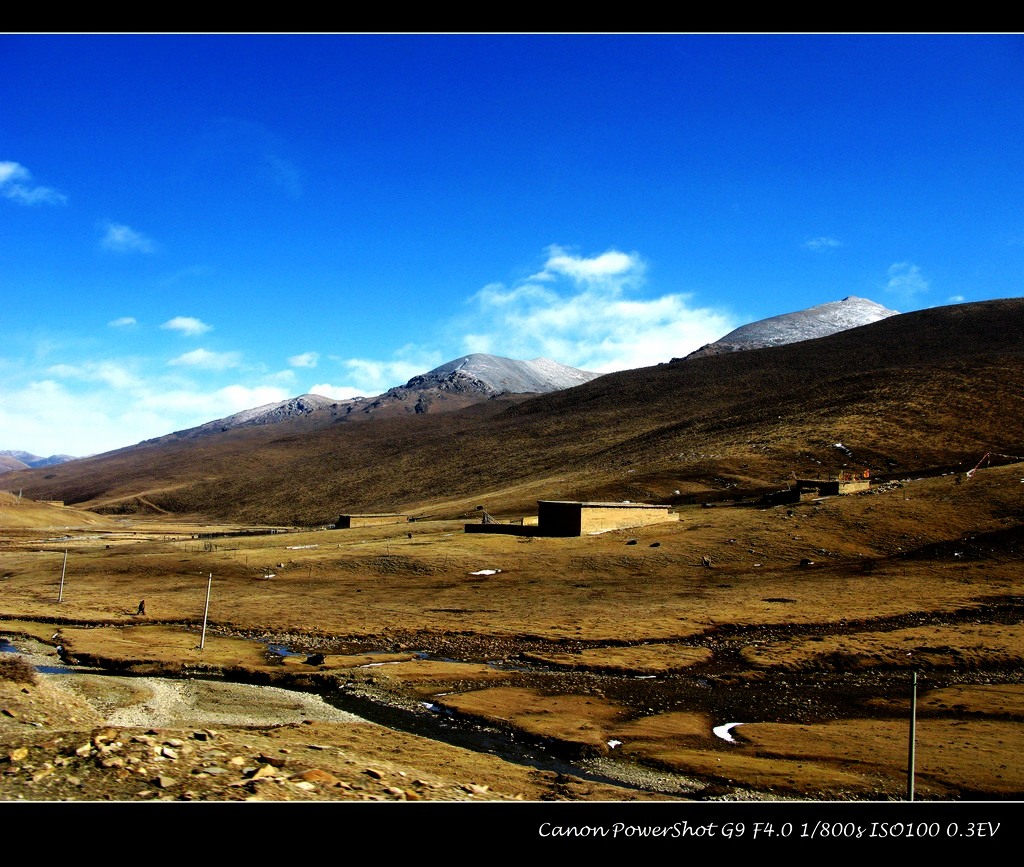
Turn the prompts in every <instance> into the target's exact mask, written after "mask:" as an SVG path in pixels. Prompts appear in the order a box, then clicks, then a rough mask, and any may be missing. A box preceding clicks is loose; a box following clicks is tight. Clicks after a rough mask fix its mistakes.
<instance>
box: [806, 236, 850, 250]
mask: <svg viewBox="0 0 1024 867" xmlns="http://www.w3.org/2000/svg"><path fill="white" fill-rule="evenodd" d="M842 246H843V242H842V241H837V240H836V239H835V238H829V237H828V236H822V237H820V238H808V239H807V240H806V241H804V247H805V248H806V249H808V250H830V249H832V248H833V247H842Z"/></svg>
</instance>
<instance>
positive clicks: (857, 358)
mask: <svg viewBox="0 0 1024 867" xmlns="http://www.w3.org/2000/svg"><path fill="white" fill-rule="evenodd" d="M1022 326H1024V299H1009V300H1003V301H990V302H982V303H976V304H965V305H957V306H952V307H942V308H933V309H930V310H923V311H918V312H916V313H910V314H904V315H901V316H894V317H891V318H888V319H885V320H882V321H880V322H877V323H874V324H872V325H868V326H864V327H861V328H856V329H852V330H850V331H846V332H842V333H839V334H835V335H832V336H830V337H826V338H822V339H819V340H812V341H805V342H802V343H797V344H791V345H789V346H783V347H776V348H771V349H763V350H754V351H748V352H740V353H733V354H727V355H719V356H714V357H709V358H700V359H693V360H689V361H678V362H673V363H670V364H662V365H658V366H655V367H649V368H642V369H639V370H632V371H623V372H619V373H615V374H609V375H607V376H603V377H601V378H599V379H596V380H594V381H592V382H590V383H587V384H585V385H582V386H578V387H576V388H572V389H567V390H565V391H561V392H556V393H553V394H548V395H543V396H539V397H533V398H524V397H518V398H516V397H511V398H502V399H495V400H488V401H484V402H482V403H478V404H475V405H473V406H471V407H468V408H466V409H463V410H459V411H454V412H447V413H440V414H419V415H413V414H403V415H402V416H399V417H392V418H370V419H368V420H366V421H365V422H364V423H360V424H346V423H339V422H332V421H331V420H329V419H328V420H321V421H320V422H317V420H316V419H315V418H313V417H312V416H311V417H308V418H307V419H304V420H303V424H302V426H301V428H298V427H296V426H292V425H291V424H290V423H288V422H284V423H281V424H279V425H271V426H265V427H260V428H256V429H248V430H238V431H227V432H225V433H223V434H221V435H215V436H210V437H208V438H206V439H205V440H202V441H193V442H170V443H166V442H164V443H148V444H142V445H139V446H135V447H131V448H127V449H121V450H119V451H116V452H111V453H108V454H106V455H101V456H97V457H95V458H90V459H85V460H80V461H75V462H71V463H68V464H64V465H60V466H56V467H46V468H42V469H39V470H32V471H23V472H16V473H10V474H7V475H5V487H7V488H8V489H11V488H12V486H14V487H16V488H22V487H23V488H24V491H25V495H26V496H30V497H33V498H36V499H62V500H64V501H65V502H67V503H68V504H75V505H79V506H84V507H87V508H91V509H100V510H106V511H114V512H117V511H123V512H132V511H146V510H152V511H160V510H166V511H169V512H174V513H179V514H196V515H199V514H202V515H207V516H214V517H218V518H221V519H225V520H235V521H247V522H262V523H284V524H320V523H328V522H331V521H333V520H334V518H335V517H336V516H337V514H339V513H341V512H345V511H374V510H379V509H388V510H391V509H402V510H408V511H411V512H414V513H416V514H420V515H428V514H429V515H438V516H457V515H460V514H463V513H466V512H468V511H471V510H472V509H473V507H474V506H475V505H480V504H482V505H484V506H485V508H486V509H487V510H488V511H490V512H491V513H492V514H496V515H512V514H516V513H520V514H522V513H527V512H532V511H533V510H534V509H535V504H536V503H535V501H536V500H537V499H539V498H587V499H612V500H623V499H628V500H634V501H659V502H666V501H676V502H683V501H687V500H689V501H691V502H692V501H694V500H695V499H704V500H713V499H722V498H736V497H739V496H741V495H749V494H752V493H754V492H759V491H764V490H770V489H772V488H778V487H782V486H784V485H785V484H786V482H787V480H788V481H792V479H793V478H794V477H801V478H802V477H809V476H818V475H821V474H823V473H828V472H835V471H837V470H839V469H842V468H843V467H847V468H850V469H856V470H862V469H870V470H871V471H872V473H873V474H874V475H875V476H879V475H885V474H897V475H898V474H906V473H910V472H919V471H923V470H927V469H929V468H960V469H963V470H966V469H970V468H971V467H972V466H974V464H975V463H976V462H977V461H978V460H979V459H980V458H981V456H982V455H984V454H986V453H987V452H994V453H997V454H1007V455H1021V454H1022V453H1024V425H1022V424H1021V422H1020V419H1021V418H1024V390H1022V389H1021V388H1020V382H1021V381H1022V379H1024V376H1022V373H1024V370H1022V368H1024V353H1022V349H1024V341H1022V338H1021V334H1022V333H1024V329H1022ZM314 415H315V414H314ZM318 424H319V425H320V426H318ZM837 443H841V444H842V445H843V449H839V448H837V447H836V444H837ZM676 492H678V493H676Z"/></svg>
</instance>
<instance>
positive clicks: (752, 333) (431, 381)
mask: <svg viewBox="0 0 1024 867" xmlns="http://www.w3.org/2000/svg"><path fill="white" fill-rule="evenodd" d="M894 315H897V311H895V310H890V309H889V308H887V307H883V306H882V305H881V304H876V303H875V302H874V301H869V300H868V299H866V298H858V297H856V296H854V295H850V296H848V297H846V298H844V299H842V300H841V301H832V302H829V303H827V304H819V305H817V306H815V307H809V308H808V309H806V310H800V311H797V312H795V313H785V314H782V315H780V316H772V317H770V318H768V319H762V320H759V321H757V322H752V323H750V324H748V325H744V326H742V327H741V328H737V329H736V330H735V331H731V332H730V333H729V334H726V335H725V336H724V337H722V338H721V339H720V340H717V341H715V342H714V343H709V344H707V345H705V346H702V347H701V348H700V349H698V350H696V351H694V352H691V353H690V354H689V355H688V356H686V360H690V359H695V358H702V357H705V356H709V355H720V354H723V353H728V352H737V351H740V350H749V349H760V348H764V347H768V346H782V345H784V344H788V343H795V342H799V341H803V340H811V339H814V338H818V337H825V336H828V335H830V334H835V333H837V332H839V331H845V330H848V329H851V328H856V327H859V326H862V325H868V324H870V323H872V322H877V321H879V320H880V319H885V318H887V317H889V316H894ZM680 360H682V359H678V358H674V359H672V361H673V362H676V361H680ZM601 375H602V374H598V373H593V372H590V371H586V370H579V369H577V368H575V367H569V366H567V365H564V364H559V363H558V362H557V361H551V360H550V359H547V358H535V359H533V360H532V361H519V360H516V359H512V358H503V357H501V356H497V355H487V354H484V353H471V354H469V355H463V356H460V357H459V358H456V359H454V360H452V361H449V362H447V363H445V364H442V365H440V366H439V367H435V368H434V369H433V370H430V371H428V372H427V373H422V374H419V375H417V376H414V377H413V378H412V379H410V380H409V381H408V382H407V383H405V385H401V386H396V387H395V388H391V389H389V390H388V391H386V392H384V393H383V394H380V395H377V396H374V397H355V398H349V399H345V400H335V399H333V398H330V397H325V396H324V395H319V394H303V395H299V396H298V397H291V398H288V399H287V400H283V401H280V402H278V403H269V404H265V405H263V406H258V407H254V408H252V409H246V410H242V411H241V412H236V413H234V414H232V415H229V416H226V417H224V418H219V419H215V420H213V421H208V422H205V423H203V424H201V425H197V426H196V427H192V428H187V429H184V430H179V431H175V432H173V433H170V434H166V435H165V436H161V437H157V438H155V439H151V440H146V441H145V443H146V444H152V443H161V442H168V441H175V440H194V439H196V438H199V437H206V436H211V435H213V434H218V433H223V432H225V431H229V430H235V429H238V428H247V427H259V426H264V425H273V424H279V423H281V422H286V421H288V422H298V421H300V420H303V419H305V420H306V421H305V425H306V427H307V429H310V428H315V427H320V426H322V425H324V424H330V423H332V422H335V421H340V420H349V421H355V420H358V419H365V418H369V417H378V418H379V417H388V416H391V415H394V414H396V413H397V414H403V413H417V414H421V413H435V412H449V411H453V410H459V409H464V408H466V407H468V406H470V405H472V404H474V403H478V402H479V401H482V400H487V399H489V398H494V397H498V396H501V395H527V394H549V393H551V392H555V391H561V390H563V389H566V388H572V387H574V386H578V385H582V384H584V383H587V382H590V381H591V380H593V379H596V378H597V377H599V376H601ZM29 459H31V460H29ZM67 460H74V458H72V457H71V456H68V455H53V456H51V457H49V458H39V457H37V456H35V455H30V454H29V453H27V452H19V451H7V452H0V472H7V471H11V470H16V469H25V468H26V467H38V466H47V465H50V464H56V463H62V462H64V461H67Z"/></svg>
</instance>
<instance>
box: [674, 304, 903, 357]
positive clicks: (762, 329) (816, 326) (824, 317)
mask: <svg viewBox="0 0 1024 867" xmlns="http://www.w3.org/2000/svg"><path fill="white" fill-rule="evenodd" d="M898 315H899V311H897V310H890V309H889V308H888V307H883V306H882V305H881V304H876V303H875V302H874V301H869V300H868V299H867V298H858V297H857V296H856V295H848V296H846V297H845V298H843V299H842V300H841V301H829V302H828V303H827V304H818V305H817V306H815V307H808V308H807V309H806V310H798V311H796V312H795V313H783V314H782V315H780V316H771V317H769V318H768V319H760V320H758V321H757V322H751V323H750V324H748V325H743V326H740V327H739V328H737V329H736V330H735V331H730V332H729V333H728V334H726V335H725V337H722V338H720V339H719V340H716V341H715V342H714V343H708V344H706V345H704V346H702V347H701V348H700V349H697V350H694V351H693V352H691V353H690V354H689V355H687V356H686V357H687V358H703V357H705V356H708V355H721V354H722V353H723V352H740V351H742V350H745V349H764V348H765V347H768V346H784V345H786V344H787V343H798V342H799V341H801V340H814V339H815V338H818V337H828V335H830V334H836V333H837V332H839V331H847V330H849V329H850V328H859V327H860V326H861V325H870V324H871V323H872V322H878V321H879V320H880V319H886V318H888V317H889V316H898ZM672 360H673V361H678V360H679V359H675V358H674V359H672Z"/></svg>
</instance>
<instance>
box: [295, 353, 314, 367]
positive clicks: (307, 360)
mask: <svg viewBox="0 0 1024 867" xmlns="http://www.w3.org/2000/svg"><path fill="white" fill-rule="evenodd" d="M319 359H320V353H318V352H303V353H302V354H301V355H293V356H292V357H291V358H289V359H288V363H289V364H290V365H291V366H292V367H316V363H317V361H319Z"/></svg>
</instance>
